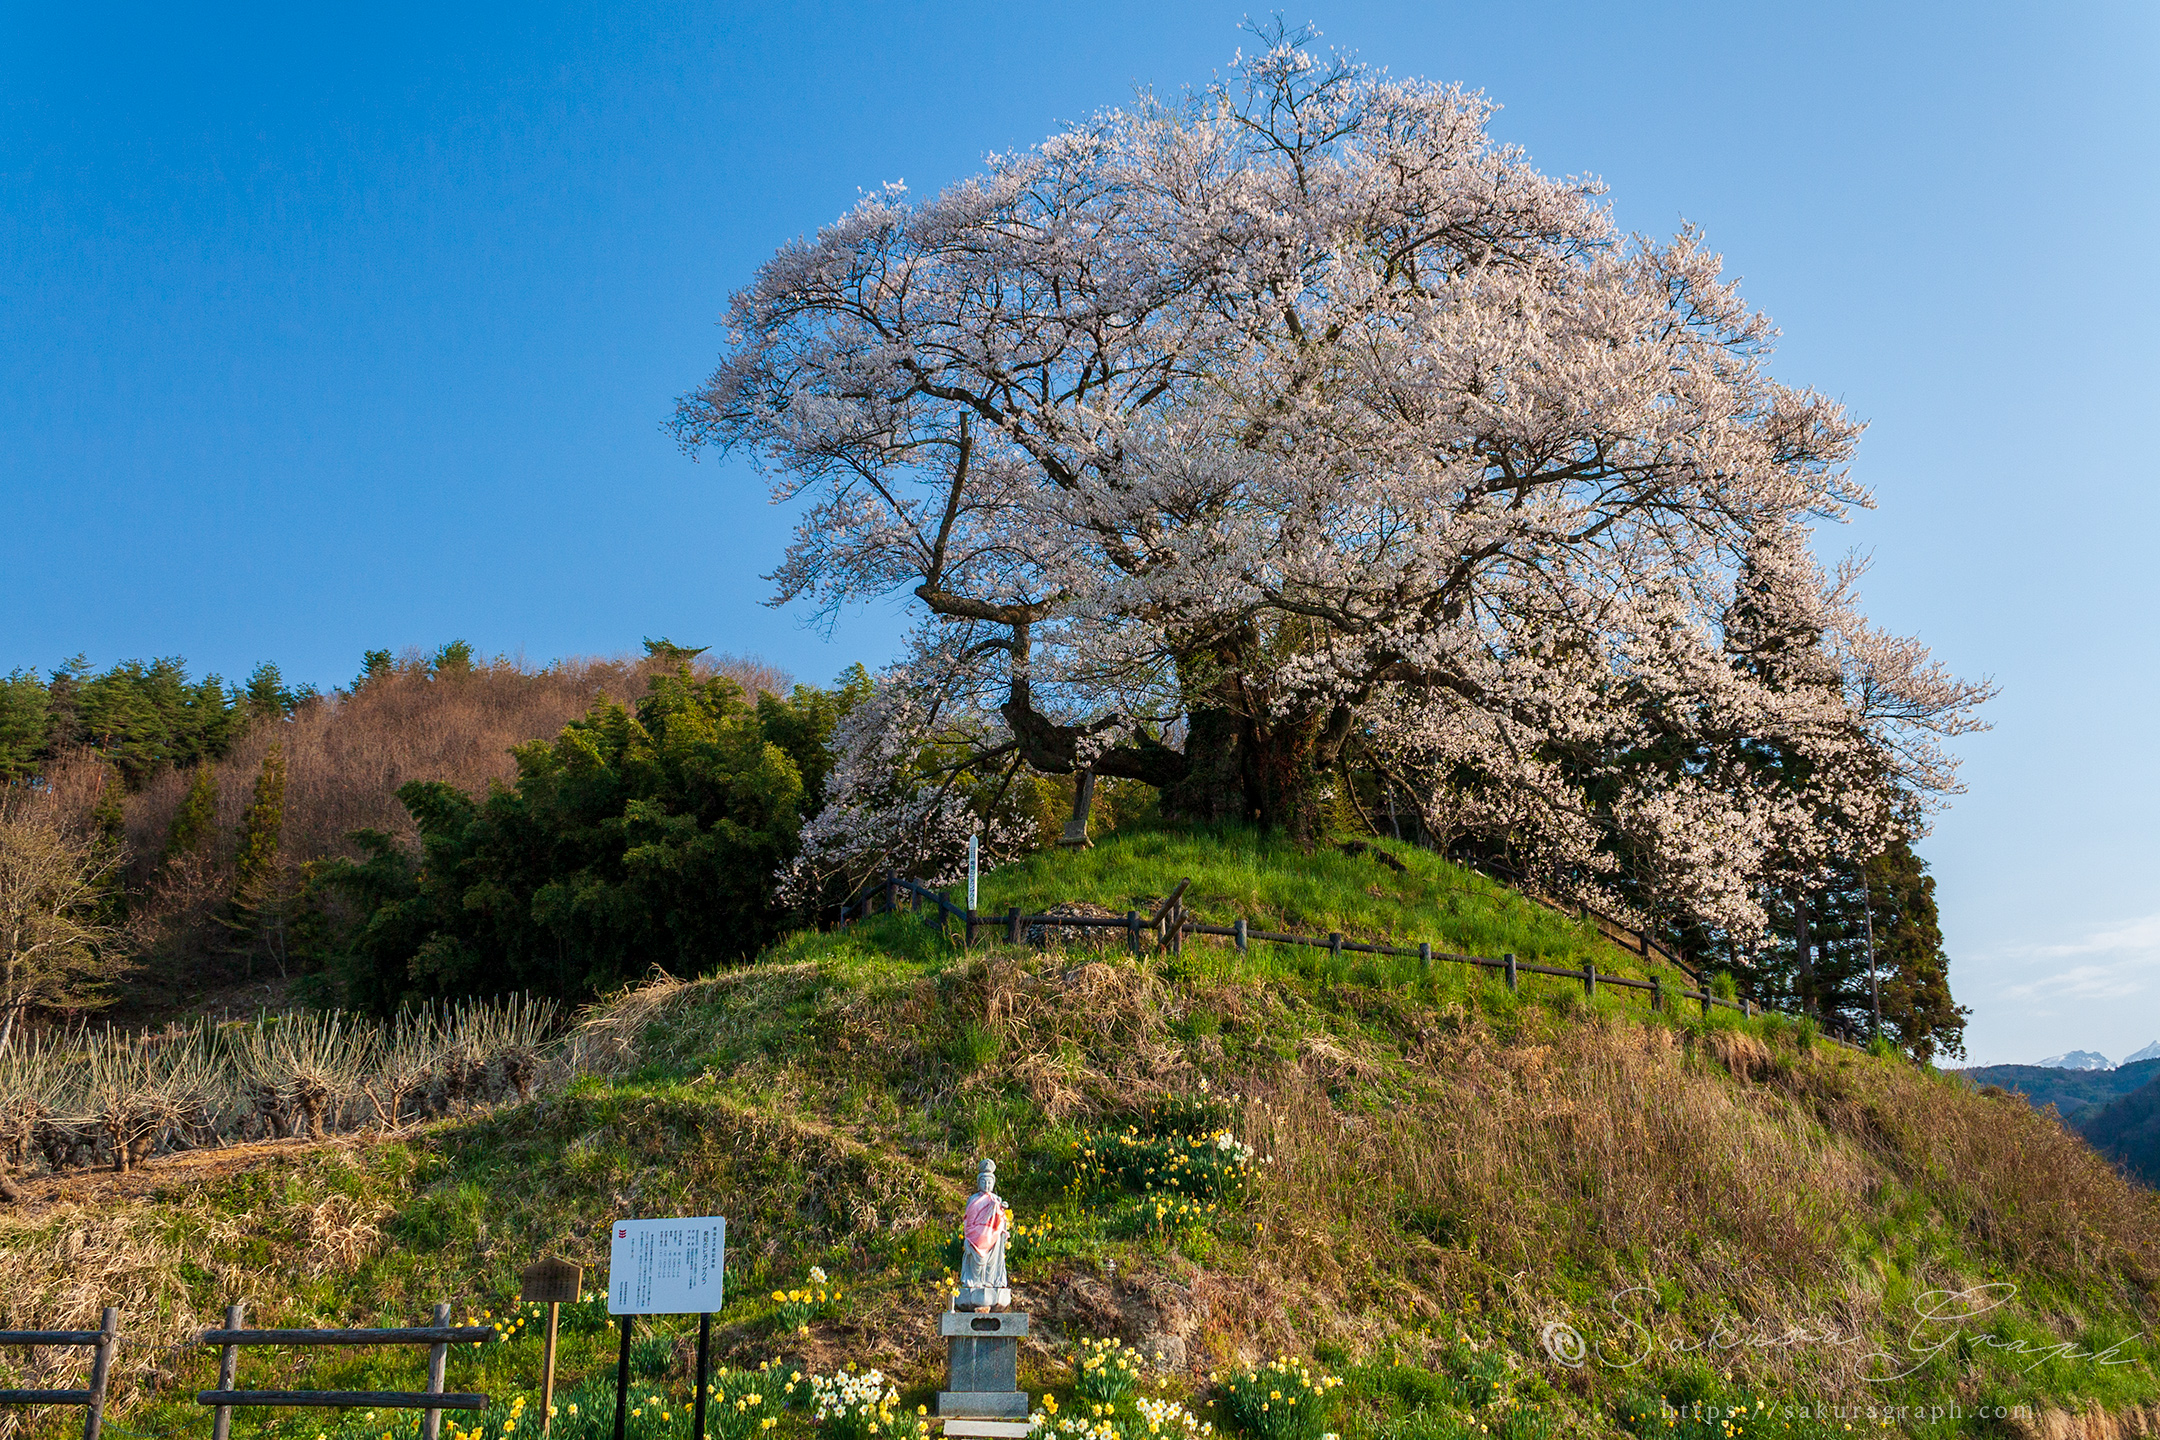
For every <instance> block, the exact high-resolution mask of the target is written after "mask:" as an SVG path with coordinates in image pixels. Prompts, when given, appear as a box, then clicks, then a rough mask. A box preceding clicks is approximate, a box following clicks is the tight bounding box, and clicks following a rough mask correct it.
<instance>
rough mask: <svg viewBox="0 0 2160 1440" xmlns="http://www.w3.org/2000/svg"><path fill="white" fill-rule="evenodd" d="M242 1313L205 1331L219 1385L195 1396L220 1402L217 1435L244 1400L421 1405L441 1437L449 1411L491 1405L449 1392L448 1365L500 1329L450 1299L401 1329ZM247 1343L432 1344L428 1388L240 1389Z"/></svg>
mask: <svg viewBox="0 0 2160 1440" xmlns="http://www.w3.org/2000/svg"><path fill="white" fill-rule="evenodd" d="M106 1313H108V1314H110V1313H111V1312H110V1311H108V1312H106ZM242 1313H243V1312H242V1310H241V1307H239V1306H238V1305H234V1306H230V1307H229V1308H227V1310H226V1311H225V1328H224V1329H222V1330H205V1331H203V1333H202V1336H201V1343H202V1344H204V1345H215V1346H217V1347H218V1352H219V1353H218V1388H217V1389H215V1390H204V1391H202V1392H201V1393H200V1394H198V1395H196V1397H195V1403H196V1404H198V1405H212V1406H215V1407H217V1409H216V1418H215V1419H214V1421H213V1422H212V1425H211V1435H212V1437H213V1440H228V1437H229V1436H230V1435H231V1434H232V1412H233V1409H234V1407H235V1406H242V1405H246V1406H275V1407H278V1408H283V1407H285V1406H290V1405H307V1406H322V1407H328V1408H349V1407H356V1406H366V1407H368V1408H369V1409H374V1410H419V1411H422V1412H424V1414H423V1419H422V1421H421V1434H422V1435H424V1436H425V1437H426V1440H437V1437H438V1436H439V1435H440V1434H441V1432H442V1412H443V1411H445V1410H485V1409H487V1407H488V1397H487V1396H485V1395H464V1394H446V1393H445V1392H444V1390H443V1367H444V1364H445V1362H446V1361H447V1360H448V1358H449V1354H450V1347H451V1346H452V1345H478V1344H482V1343H484V1342H486V1341H489V1340H492V1339H494V1338H495V1331H494V1329H493V1328H492V1327H490V1326H487V1325H452V1324H451V1323H450V1307H449V1306H448V1305H437V1306H436V1307H435V1323H434V1324H432V1325H426V1326H416V1327H413V1328H411V1329H395V1330H243V1329H241V1328H240V1320H241V1315H242ZM243 1345H425V1346H427V1347H428V1378H427V1389H425V1390H417V1391H416V1390H236V1389H234V1388H233V1387H234V1385H235V1384H237V1383H238V1380H239V1372H240V1347H241V1346H243Z"/></svg>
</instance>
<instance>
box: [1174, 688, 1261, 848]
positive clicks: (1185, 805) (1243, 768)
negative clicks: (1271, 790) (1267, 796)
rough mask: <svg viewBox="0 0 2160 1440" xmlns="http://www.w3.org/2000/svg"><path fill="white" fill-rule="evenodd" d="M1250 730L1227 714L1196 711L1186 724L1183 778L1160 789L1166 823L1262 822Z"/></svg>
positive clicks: (1238, 718)
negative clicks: (1171, 821)
mask: <svg viewBox="0 0 2160 1440" xmlns="http://www.w3.org/2000/svg"><path fill="white" fill-rule="evenodd" d="M1252 741H1253V735H1252V727H1251V725H1250V724H1249V723H1248V722H1247V721H1246V719H1245V717H1243V716H1242V715H1238V714H1236V713H1235V712H1233V711H1231V710H1228V709H1221V708H1213V709H1201V708H1194V709H1193V710H1191V711H1189V712H1188V713H1187V716H1186V721H1185V773H1184V775H1182V776H1181V777H1179V778H1178V779H1177V780H1176V781H1175V782H1174V783H1172V784H1170V785H1166V786H1164V787H1163V791H1162V813H1163V818H1164V819H1166V820H1179V821H1184V822H1186V823H1188V824H1196V825H1220V824H1224V823H1232V822H1234V823H1244V822H1250V821H1253V820H1258V819H1260V818H1261V813H1260V812H1261V808H1262V807H1261V804H1260V795H1259V793H1258V792H1259V783H1258V781H1259V777H1258V776H1257V775H1256V774H1255V773H1254V767H1253V743H1252Z"/></svg>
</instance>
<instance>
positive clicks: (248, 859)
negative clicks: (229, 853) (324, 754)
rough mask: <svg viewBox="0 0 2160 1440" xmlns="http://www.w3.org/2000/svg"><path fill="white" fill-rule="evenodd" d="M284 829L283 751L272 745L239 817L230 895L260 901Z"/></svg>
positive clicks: (269, 885)
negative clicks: (237, 843) (236, 874)
mask: <svg viewBox="0 0 2160 1440" xmlns="http://www.w3.org/2000/svg"><path fill="white" fill-rule="evenodd" d="M284 828H285V751H284V750H283V748H281V747H279V746H276V745H273V746H271V747H270V749H269V751H268V752H267V753H266V754H264V756H263V762H262V771H261V773H260V774H258V775H257V776H256V777H255V794H254V797H253V798H252V799H250V800H249V801H248V808H247V813H246V814H244V815H242V816H241V817H240V849H239V853H238V855H237V856H236V857H235V861H236V864H237V867H238V871H239V874H238V877H237V879H236V880H235V883H234V886H233V894H234V896H235V898H236V899H238V900H240V901H242V902H243V903H253V902H255V901H257V900H259V899H260V898H261V897H262V896H263V895H264V894H266V893H267V892H268V891H269V890H270V889H271V888H272V887H273V884H274V882H275V880H276V878H277V869H278V842H279V837H280V835H281V834H282V832H283V831H284Z"/></svg>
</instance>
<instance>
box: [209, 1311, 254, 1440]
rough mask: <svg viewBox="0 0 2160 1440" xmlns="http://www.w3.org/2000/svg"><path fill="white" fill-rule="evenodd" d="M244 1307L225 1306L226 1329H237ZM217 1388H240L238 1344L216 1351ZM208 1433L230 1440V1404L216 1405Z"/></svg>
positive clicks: (218, 1439) (219, 1438) (215, 1439)
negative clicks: (215, 1413) (214, 1415)
mask: <svg viewBox="0 0 2160 1440" xmlns="http://www.w3.org/2000/svg"><path fill="white" fill-rule="evenodd" d="M245 1309H246V1307H244V1306H240V1305H228V1306H226V1307H225V1328H226V1329H227V1330H238V1329H239V1328H240V1320H241V1316H242V1314H243V1313H244V1311H245ZM217 1388H218V1389H220V1390H237V1389H239V1388H240V1347H239V1346H238V1345H227V1346H226V1347H225V1348H224V1349H223V1350H221V1351H219V1352H218V1367H217ZM210 1434H211V1437H212V1440H231V1437H232V1406H230V1405H220V1406H218V1407H217V1415H216V1417H215V1418H214V1419H212V1420H211V1422H210Z"/></svg>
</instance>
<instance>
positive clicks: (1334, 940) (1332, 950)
mask: <svg viewBox="0 0 2160 1440" xmlns="http://www.w3.org/2000/svg"><path fill="white" fill-rule="evenodd" d="M1327 953H1328V955H1329V956H1330V958H1332V959H1336V960H1340V959H1342V931H1340V930H1330V931H1329V932H1328V937H1327Z"/></svg>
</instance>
